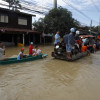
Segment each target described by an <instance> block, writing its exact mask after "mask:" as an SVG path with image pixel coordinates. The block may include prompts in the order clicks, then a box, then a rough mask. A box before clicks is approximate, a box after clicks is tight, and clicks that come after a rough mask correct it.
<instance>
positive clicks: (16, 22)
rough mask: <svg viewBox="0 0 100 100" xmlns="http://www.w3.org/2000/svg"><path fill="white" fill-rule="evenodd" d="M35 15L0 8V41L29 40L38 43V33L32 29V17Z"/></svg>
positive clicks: (27, 42)
mask: <svg viewBox="0 0 100 100" xmlns="http://www.w3.org/2000/svg"><path fill="white" fill-rule="evenodd" d="M35 16H36V15H32V14H27V13H23V12H19V11H12V10H9V9H5V8H0V41H3V42H14V43H15V45H17V43H23V44H25V45H28V44H29V43H30V41H33V42H36V43H39V42H40V33H39V32H37V31H34V30H32V17H35Z"/></svg>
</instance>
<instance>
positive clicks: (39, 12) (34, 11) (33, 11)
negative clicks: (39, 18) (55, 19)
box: [0, 3, 45, 14]
mask: <svg viewBox="0 0 100 100" xmlns="http://www.w3.org/2000/svg"><path fill="white" fill-rule="evenodd" d="M0 5H1V6H6V7H9V5H6V4H2V3H0ZM12 7H13V6H12ZM17 8H18V9H20V10H26V11H30V12H32V13H38V14H45V12H41V11H37V10H31V9H28V8H26V7H22V8H19V7H17Z"/></svg>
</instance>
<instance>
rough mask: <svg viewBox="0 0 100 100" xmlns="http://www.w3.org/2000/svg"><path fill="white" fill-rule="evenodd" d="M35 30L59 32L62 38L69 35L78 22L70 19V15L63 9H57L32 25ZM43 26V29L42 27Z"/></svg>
mask: <svg viewBox="0 0 100 100" xmlns="http://www.w3.org/2000/svg"><path fill="white" fill-rule="evenodd" d="M33 25H34V26H35V27H36V29H37V30H40V29H39V27H40V26H41V25H42V26H41V30H42V31H43V30H45V33H55V32H56V31H57V30H59V31H60V33H61V35H62V36H63V35H64V34H65V33H66V32H67V33H69V30H70V28H72V27H78V26H79V22H78V21H77V20H75V19H74V18H72V13H71V12H70V11H68V10H67V9H65V8H62V7H59V8H57V9H56V8H54V9H52V10H50V11H49V13H48V14H47V15H46V16H45V17H44V19H42V21H41V22H40V19H39V20H38V21H37V22H35V23H33ZM43 26H44V27H43Z"/></svg>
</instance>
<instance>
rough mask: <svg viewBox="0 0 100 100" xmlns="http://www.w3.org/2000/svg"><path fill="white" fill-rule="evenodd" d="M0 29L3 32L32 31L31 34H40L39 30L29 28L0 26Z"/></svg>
mask: <svg viewBox="0 0 100 100" xmlns="http://www.w3.org/2000/svg"><path fill="white" fill-rule="evenodd" d="M0 31H1V32H2V33H5V32H20V33H21V32H22V33H27V34H28V33H31V34H35V33H36V34H40V32H38V31H34V30H28V29H18V28H5V27H0Z"/></svg>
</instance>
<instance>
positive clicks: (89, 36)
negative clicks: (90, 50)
mask: <svg viewBox="0 0 100 100" xmlns="http://www.w3.org/2000/svg"><path fill="white" fill-rule="evenodd" d="M79 37H81V38H93V37H94V36H93V35H80V36H79Z"/></svg>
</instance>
